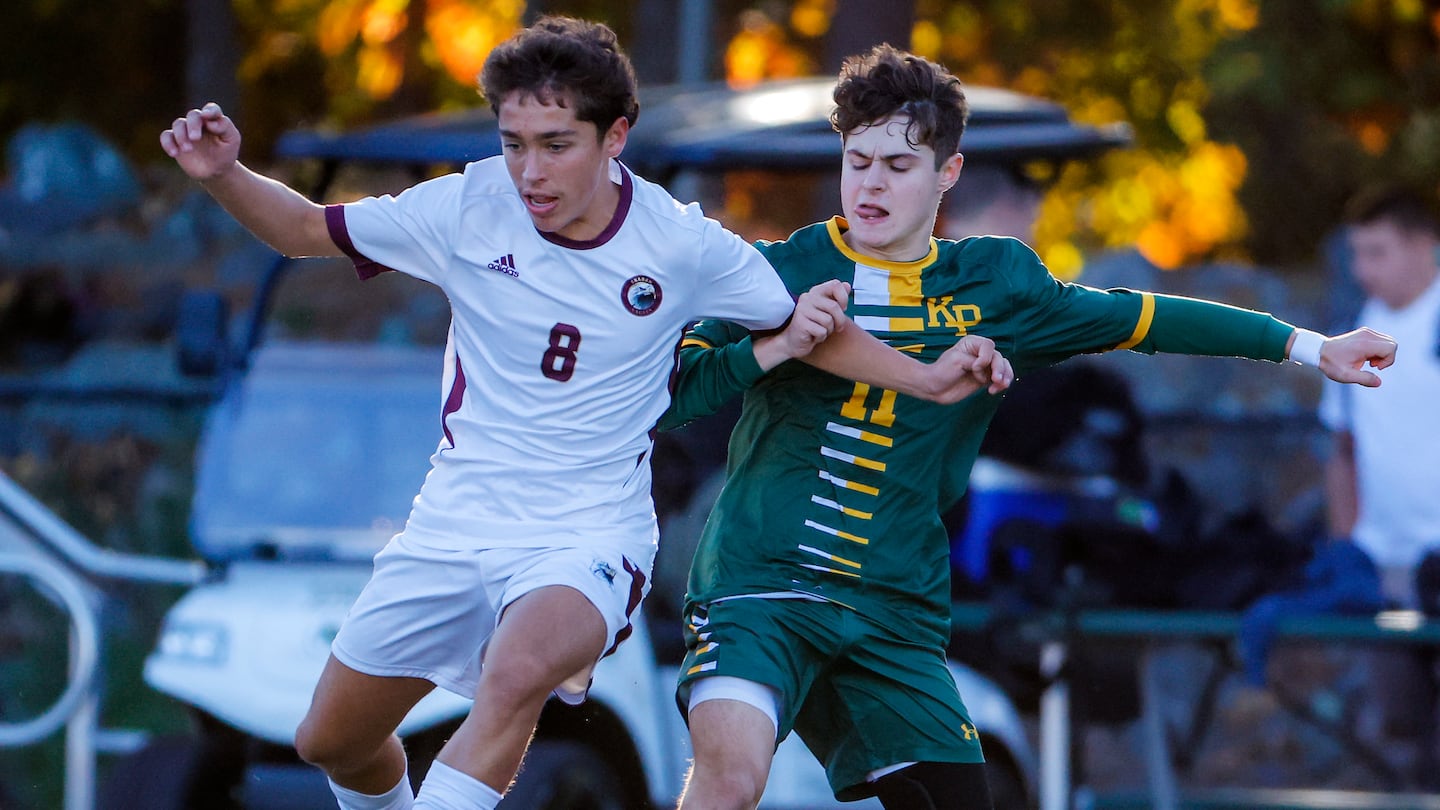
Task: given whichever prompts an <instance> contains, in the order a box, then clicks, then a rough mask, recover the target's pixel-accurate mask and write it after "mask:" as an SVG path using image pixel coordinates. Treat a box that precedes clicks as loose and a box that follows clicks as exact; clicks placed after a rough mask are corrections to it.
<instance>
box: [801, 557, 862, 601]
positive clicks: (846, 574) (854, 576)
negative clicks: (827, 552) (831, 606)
mask: <svg viewBox="0 0 1440 810" xmlns="http://www.w3.org/2000/svg"><path fill="white" fill-rule="evenodd" d="M800 567H801V568H809V569H810V570H811V571H823V572H824V573H827V574H839V575H840V576H842V577H850V578H851V579H860V575H859V574H857V573H855V572H853V571H839V570H836V569H834V568H826V567H825V566H823V565H811V564H809V563H800ZM837 604H843V603H837Z"/></svg>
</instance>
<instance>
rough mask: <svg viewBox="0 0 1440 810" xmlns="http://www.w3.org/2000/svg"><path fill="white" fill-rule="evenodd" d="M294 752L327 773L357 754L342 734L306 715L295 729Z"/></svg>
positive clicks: (338, 767)
mask: <svg viewBox="0 0 1440 810" xmlns="http://www.w3.org/2000/svg"><path fill="white" fill-rule="evenodd" d="M295 753H296V754H298V755H299V756H300V759H302V760H304V761H305V762H308V763H310V764H311V765H314V766H315V767H317V768H320V769H321V770H323V771H325V772H327V773H329V772H331V771H334V770H338V769H343V768H344V767H345V766H346V765H348V764H351V761H352V760H354V759H356V758H357V757H358V756H359V754H358V753H357V752H356V751H354V750H353V745H352V744H350V742H349V741H347V740H346V739H345V738H344V736H343V735H341V734H336V733H334V732H332V731H331V730H329V729H327V728H326V727H325V726H324V725H323V724H322V723H320V722H318V721H316V720H315V719H314V718H311V717H306V718H305V720H304V721H303V722H301V723H300V727H299V728H297V729H295Z"/></svg>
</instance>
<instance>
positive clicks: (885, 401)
mask: <svg viewBox="0 0 1440 810" xmlns="http://www.w3.org/2000/svg"><path fill="white" fill-rule="evenodd" d="M896 396H898V394H897V393H896V392H894V391H891V390H889V389H886V388H882V389H880V403H879V404H878V405H877V406H876V407H875V408H874V409H873V410H871V409H868V408H866V407H865V406H866V405H867V404H868V401H869V399H870V385H869V384H867V383H861V382H857V383H855V391H854V393H852V394H850V399H849V400H848V401H847V402H846V403H845V404H844V405H842V406H840V415H841V416H843V417H845V418H846V419H854V420H855V421H857V422H873V423H875V424H877V425H880V426H881V427H892V426H894V424H895V397H896Z"/></svg>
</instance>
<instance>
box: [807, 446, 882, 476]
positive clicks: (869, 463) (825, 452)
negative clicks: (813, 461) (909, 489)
mask: <svg viewBox="0 0 1440 810" xmlns="http://www.w3.org/2000/svg"><path fill="white" fill-rule="evenodd" d="M820 455H822V456H829V457H830V458H834V459H839V460H840V461H844V462H846V463H848V464H854V465H855V466H856V467H864V468H865V469H867V470H874V471H876V472H885V462H883V461H875V460H874V459H869V458H864V457H862V456H857V455H855V454H854V453H842V452H840V451H839V450H835V449H833V448H830V447H821V448H820Z"/></svg>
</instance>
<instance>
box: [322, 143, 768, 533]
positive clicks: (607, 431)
mask: <svg viewBox="0 0 1440 810" xmlns="http://www.w3.org/2000/svg"><path fill="white" fill-rule="evenodd" d="M611 178H612V180H614V181H615V182H616V183H618V184H619V185H620V187H621V189H620V204H619V206H618V207H617V209H616V212H615V216H614V219H613V220H612V221H611V223H610V225H609V226H608V227H607V228H606V229H605V231H604V232H603V233H601V234H600V235H599V236H598V237H596V238H595V239H594V240H591V241H586V242H576V241H573V240H569V239H566V238H564V237H561V236H558V235H555V234H548V233H542V232H540V231H538V230H536V228H535V226H534V225H533V223H532V222H531V219H530V216H529V214H528V213H527V211H526V209H525V207H524V204H523V202H522V201H521V199H520V196H519V193H518V192H517V191H516V190H515V186H514V185H513V183H512V182H511V180H510V177H509V175H508V174H507V172H506V170H505V165H504V161H503V158H498V157H497V158H490V159H488V160H483V161H479V162H477V163H472V164H470V165H469V166H467V167H466V168H465V171H464V173H463V174H452V175H447V176H444V177H439V178H436V179H434V180H429V181H426V182H423V183H420V184H418V185H416V186H414V187H412V188H410V189H408V190H406V191H404V192H403V193H401V194H400V195H399V196H396V197H390V196H385V197H372V198H368V199H365V200H361V201H359V202H356V203H350V204H347V205H343V206H331V207H329V208H328V209H327V211H326V217H327V221H328V223H329V225H330V234H331V237H332V238H333V239H334V240H335V243H336V245H338V246H340V247H341V248H342V249H343V250H345V252H346V253H347V254H349V255H350V256H351V258H352V259H354V260H355V264H356V268H357V270H358V271H359V272H360V274H361V276H362V277H368V276H370V275H374V274H375V273H378V272H380V271H382V270H386V269H394V270H399V271H401V272H404V273H406V274H408V275H412V276H415V277H417V278H420V279H424V280H426V281H429V282H432V283H434V284H435V285H437V286H439V287H440V288H441V289H442V290H444V292H445V294H446V296H447V297H448V298H449V299H450V306H451V323H450V334H449V339H448V345H447V347H446V361H445V373H444V379H443V389H442V401H443V406H442V409H441V428H442V432H443V438H442V439H441V441H440V446H439V448H438V449H437V450H436V452H435V454H434V456H433V457H432V458H431V464H432V469H431V471H430V473H429V475H428V476H427V477H426V479H425V483H424V485H423V487H422V488H421V490H420V494H419V496H418V497H416V499H415V503H414V506H413V508H412V510H411V514H410V519H409V522H408V523H407V525H406V529H405V531H406V534H407V535H408V536H411V537H414V538H415V539H417V540H420V541H422V542H424V543H426V544H427V545H430V546H432V547H442V548H467V547H476V546H552V545H574V544H576V543H577V542H582V543H583V542H586V541H587V540H588V539H591V538H600V539H613V540H625V539H627V538H635V537H641V538H646V539H649V538H651V537H652V536H653V533H654V523H655V514H654V506H653V504H652V502H651V500H650V459H649V453H650V450H651V448H652V438H651V433H652V430H653V428H654V426H655V424H656V423H657V422H658V420H659V418H660V415H661V414H662V413H664V411H665V409H666V407H667V406H668V404H669V402H670V390H669V388H670V381H671V377H672V375H673V374H674V371H675V366H676V356H677V355H676V352H677V347H678V345H679V341H680V337H681V333H682V331H683V329H684V328H685V326H686V325H687V324H688V323H690V322H691V321H694V320H697V319H700V318H723V319H727V320H732V321H736V322H738V323H741V324H743V325H745V326H747V327H749V328H752V329H772V328H775V327H778V326H780V325H782V324H783V323H784V322H785V320H786V319H787V318H788V317H789V316H790V314H791V312H792V311H793V309H794V299H792V298H791V296H790V294H789V293H788V292H787V291H786V289H785V286H784V284H783V283H781V281H780V279H779V278H778V277H777V276H776V275H775V272H774V270H773V269H772V268H771V267H770V265H769V263H767V262H766V261H765V259H764V258H763V257H762V256H761V255H760V253H759V252H758V251H757V250H755V249H754V248H753V247H752V246H751V245H749V244H748V243H746V242H745V241H744V240H742V239H741V238H740V237H738V236H736V235H735V234H733V233H731V232H729V231H727V230H725V229H724V228H723V227H722V226H721V225H720V224H719V223H718V222H716V221H714V220H712V219H707V218H706V217H705V216H704V214H703V213H702V212H701V211H700V208H699V206H697V205H694V204H691V205H682V204H681V203H679V202H677V201H676V200H675V199H674V198H673V197H671V196H670V195H669V194H668V193H667V192H666V191H665V190H664V189H662V188H661V187H659V186H657V185H655V184H653V183H649V182H647V181H645V180H643V179H640V178H637V177H635V176H634V175H633V174H632V173H631V172H630V171H629V170H628V169H626V168H624V167H623V166H621V165H620V164H619V163H618V162H615V161H612V163H611Z"/></svg>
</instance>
